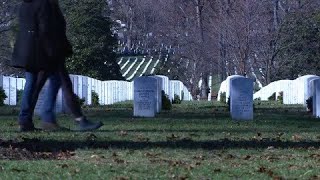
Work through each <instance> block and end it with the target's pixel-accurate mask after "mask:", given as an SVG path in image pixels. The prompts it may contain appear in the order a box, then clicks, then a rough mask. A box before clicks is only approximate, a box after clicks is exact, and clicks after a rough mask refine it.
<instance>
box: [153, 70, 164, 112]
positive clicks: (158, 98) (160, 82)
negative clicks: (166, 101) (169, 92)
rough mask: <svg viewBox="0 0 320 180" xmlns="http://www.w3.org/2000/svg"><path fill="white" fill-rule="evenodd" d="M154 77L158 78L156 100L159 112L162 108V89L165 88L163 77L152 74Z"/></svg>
mask: <svg viewBox="0 0 320 180" xmlns="http://www.w3.org/2000/svg"><path fill="white" fill-rule="evenodd" d="M152 77H153V78H155V79H156V80H157V82H158V83H157V88H156V90H157V95H156V102H157V113H159V112H160V111H161V109H162V92H161V91H162V90H163V87H162V85H163V79H162V78H161V77H158V76H152Z"/></svg>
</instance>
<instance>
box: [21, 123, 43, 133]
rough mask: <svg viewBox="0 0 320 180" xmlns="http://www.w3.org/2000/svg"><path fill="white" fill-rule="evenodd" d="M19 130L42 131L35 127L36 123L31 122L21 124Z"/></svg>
mask: <svg viewBox="0 0 320 180" xmlns="http://www.w3.org/2000/svg"><path fill="white" fill-rule="evenodd" d="M19 131H20V132H35V131H41V129H38V128H35V127H34V125H33V124H32V123H31V124H20V125H19Z"/></svg>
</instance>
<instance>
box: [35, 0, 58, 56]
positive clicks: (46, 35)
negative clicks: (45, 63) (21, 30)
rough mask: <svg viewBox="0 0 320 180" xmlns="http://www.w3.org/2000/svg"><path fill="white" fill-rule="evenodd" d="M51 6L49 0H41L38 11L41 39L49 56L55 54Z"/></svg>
mask: <svg viewBox="0 0 320 180" xmlns="http://www.w3.org/2000/svg"><path fill="white" fill-rule="evenodd" d="M51 14H52V13H51V6H50V3H49V1H48V0H41V5H40V8H39V12H38V17H37V18H38V31H39V32H38V33H39V39H40V42H41V43H42V45H43V47H44V50H45V51H46V53H47V55H48V56H53V55H54V54H53V47H52V42H51V39H50V38H51V34H50V29H51V27H50V26H51V22H50V20H51Z"/></svg>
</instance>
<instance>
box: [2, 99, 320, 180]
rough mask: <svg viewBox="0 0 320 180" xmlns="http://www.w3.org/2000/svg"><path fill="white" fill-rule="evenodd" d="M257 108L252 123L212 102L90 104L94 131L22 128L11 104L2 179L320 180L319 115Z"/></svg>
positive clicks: (5, 114)
mask: <svg viewBox="0 0 320 180" xmlns="http://www.w3.org/2000/svg"><path fill="white" fill-rule="evenodd" d="M255 107H256V111H255V118H254V121H250V122H234V121H232V120H231V119H230V118H229V115H228V113H227V110H226V107H224V106H222V105H219V104H212V103H208V102H204V103H201V102H193V103H184V104H182V105H175V106H174V109H173V110H172V111H164V112H162V113H160V114H159V115H158V116H157V117H156V118H132V105H131V104H130V103H123V104H117V105H113V106H104V107H99V108H87V109H86V114H87V115H88V117H90V118H91V119H92V120H101V121H103V123H104V124H105V126H103V128H102V129H101V130H100V131H95V132H87V133H80V132H37V133H18V132H17V126H16V122H15V120H16V116H17V112H18V111H17V108H9V107H4V108H1V109H0V124H1V125H0V131H1V134H0V139H1V140H0V159H1V161H0V179H89V178H90V179H320V166H319V164H320V144H319V141H320V134H319V126H320V120H318V119H314V118H312V117H310V115H309V114H308V113H306V112H304V109H303V108H302V107H299V106H282V105H270V104H268V105H256V106H255ZM59 122H60V123H61V124H62V125H63V126H67V127H70V128H74V125H73V123H72V122H71V117H69V116H66V115H60V116H59ZM36 123H39V120H38V119H36Z"/></svg>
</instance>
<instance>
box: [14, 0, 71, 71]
mask: <svg viewBox="0 0 320 180" xmlns="http://www.w3.org/2000/svg"><path fill="white" fill-rule="evenodd" d="M58 10H59V9H58ZM54 11H56V8H54V7H53V5H52V4H50V2H49V0H24V2H23V3H22V4H21V7H20V10H19V32H18V35H17V39H16V43H15V46H14V51H13V55H12V61H11V62H10V64H11V66H13V67H17V68H23V69H26V70H27V71H39V70H54V69H56V67H58V65H59V64H61V63H64V57H66V56H69V55H70V54H72V47H71V45H70V43H69V42H68V40H67V39H66V35H65V21H64V18H63V16H62V13H60V15H59V16H58V14H57V12H54ZM61 16H62V17H61ZM61 18H62V20H61ZM66 48H68V50H66ZM70 49H71V50H70ZM70 51H71V53H70ZM67 52H68V53H67Z"/></svg>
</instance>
